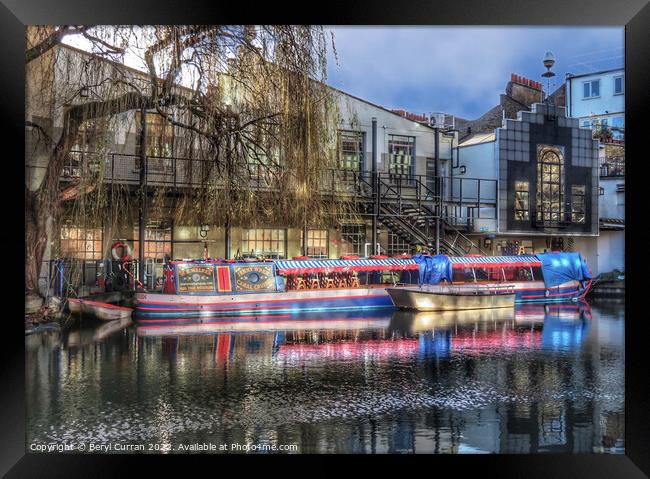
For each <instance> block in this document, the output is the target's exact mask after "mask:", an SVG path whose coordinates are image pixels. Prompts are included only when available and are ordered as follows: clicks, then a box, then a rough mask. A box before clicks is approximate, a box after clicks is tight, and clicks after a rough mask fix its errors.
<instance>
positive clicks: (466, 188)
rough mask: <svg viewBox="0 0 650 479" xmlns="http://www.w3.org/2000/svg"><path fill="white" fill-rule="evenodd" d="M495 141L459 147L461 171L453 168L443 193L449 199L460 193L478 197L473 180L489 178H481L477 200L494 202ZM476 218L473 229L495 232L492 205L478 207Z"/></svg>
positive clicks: (496, 173)
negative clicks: (462, 167) (463, 171)
mask: <svg viewBox="0 0 650 479" xmlns="http://www.w3.org/2000/svg"><path fill="white" fill-rule="evenodd" d="M496 145H497V143H496V141H487V142H484V143H478V144H475V145H471V146H465V147H460V148H459V162H458V164H459V166H464V167H465V173H464V174H463V173H460V169H459V168H455V169H454V173H453V180H451V185H452V187H451V188H448V189H447V191H445V193H446V194H447V195H449V196H448V197H449V198H451V199H452V200H453V199H454V198H459V195H460V194H461V187H462V196H463V199H466V200H470V199H472V198H476V199H477V198H478V193H479V191H478V185H479V182H478V181H476V179H479V178H480V179H489V180H495V181H494V182H491V181H487V182H484V181H481V182H480V186H481V191H480V193H481V201H482V202H485V201H489V200H491V201H494V200H496V199H497V184H498V182H497V181H496V180H497V179H498V166H497V158H496ZM466 216H467V212H466V210H465V211H463V212H462V213H461V218H465V217H466ZM479 216H480V218H479V219H478V220H476V221H475V225H476V231H481V232H496V230H497V219H496V211H495V208H481V211H480V215H479Z"/></svg>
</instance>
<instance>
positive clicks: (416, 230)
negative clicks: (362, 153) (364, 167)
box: [359, 173, 486, 256]
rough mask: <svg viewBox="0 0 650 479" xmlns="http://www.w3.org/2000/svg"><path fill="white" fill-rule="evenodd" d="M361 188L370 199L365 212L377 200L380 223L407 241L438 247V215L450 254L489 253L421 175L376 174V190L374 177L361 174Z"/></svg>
mask: <svg viewBox="0 0 650 479" xmlns="http://www.w3.org/2000/svg"><path fill="white" fill-rule="evenodd" d="M359 178H360V182H359V186H360V190H361V192H362V194H363V195H364V196H365V197H367V198H369V199H371V201H369V202H367V203H365V212H366V213H372V212H373V208H374V207H375V205H373V202H375V203H376V208H377V212H378V216H377V219H378V221H379V223H381V224H383V225H384V226H385V227H387V228H388V229H389V230H390V231H391V232H393V233H394V234H396V235H397V236H398V237H400V238H401V239H402V240H404V241H405V242H407V243H409V244H411V245H415V244H420V245H424V246H426V247H428V248H432V247H434V246H435V231H436V225H435V223H436V216H437V215H439V218H440V251H441V252H442V253H445V254H447V255H450V256H464V255H466V254H468V253H470V252H472V251H473V252H476V253H480V254H486V253H485V252H484V251H483V250H482V249H481V248H480V247H479V246H478V245H477V244H476V243H475V242H474V241H472V240H471V239H470V238H469V237H468V236H467V235H465V234H464V233H463V231H462V229H461V228H459V227H458V226H454V225H453V224H452V221H451V218H450V217H449V216H448V215H447V214H446V212H447V211H448V210H447V208H445V207H444V205H443V201H442V197H441V196H440V195H436V194H435V193H434V191H433V190H432V189H431V188H430V187H429V186H428V185H427V184H426V182H425V181H426V180H425V181H423V178H421V177H419V176H407V175H391V174H386V173H377V175H376V178H375V180H374V181H375V190H376V191H377V192H378V195H375V194H374V193H373V188H372V186H373V185H372V178H370V177H364V175H360V176H359Z"/></svg>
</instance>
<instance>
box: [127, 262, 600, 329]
mask: <svg viewBox="0 0 650 479" xmlns="http://www.w3.org/2000/svg"><path fill="white" fill-rule="evenodd" d="M163 274H164V277H163V287H162V292H161V293H149V292H139V293H136V295H135V311H134V319H135V320H136V321H138V322H140V323H146V324H161V325H163V324H166V325H170V326H171V325H174V324H183V323H201V322H205V321H212V320H213V319H212V318H215V317H228V318H230V319H229V320H230V321H254V320H255V318H256V317H257V316H259V315H283V314H284V315H293V314H296V313H300V312H312V313H313V312H321V311H354V310H358V309H364V310H369V309H394V305H393V302H392V300H391V298H390V296H389V294H388V292H387V291H386V288H389V287H390V288H394V289H400V288H413V287H414V286H415V285H422V284H426V285H427V288H429V289H430V290H431V291H432V292H435V291H436V288H439V289H440V290H441V291H443V290H444V288H445V287H446V286H445V284H444V283H445V282H447V283H448V284H453V285H454V286H462V285H468V286H470V285H474V286H475V285H477V284H481V285H484V286H485V287H494V288H497V287H502V286H503V285H504V284H507V285H508V287H510V288H512V290H513V291H514V293H515V301H516V302H518V303H519V302H549V301H571V300H577V299H578V298H580V297H584V295H585V294H586V293H587V290H588V288H589V285H590V284H591V273H590V271H589V269H588V268H587V266H586V263H585V262H584V260H583V259H582V257H581V256H580V254H579V253H544V254H538V255H521V256H489V257H488V256H465V257H448V256H445V255H436V256H429V255H416V256H414V257H412V258H404V257H401V258H388V257H372V258H352V259H350V258H347V259H340V260H333V259H322V260H321V259H319V260H310V259H300V260H277V261H260V262H256V263H250V262H233V261H226V260H197V261H171V262H169V263H167V264H166V265H165V267H164V270H163ZM285 319H286V318H285Z"/></svg>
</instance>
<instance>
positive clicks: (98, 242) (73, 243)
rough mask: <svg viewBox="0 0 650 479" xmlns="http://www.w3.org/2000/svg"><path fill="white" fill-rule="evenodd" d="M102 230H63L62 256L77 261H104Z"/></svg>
mask: <svg viewBox="0 0 650 479" xmlns="http://www.w3.org/2000/svg"><path fill="white" fill-rule="evenodd" d="M102 252H103V247H102V229H101V228H77V227H74V226H63V227H62V228H61V256H62V257H64V258H75V259H95V260H97V259H102V257H103V254H102Z"/></svg>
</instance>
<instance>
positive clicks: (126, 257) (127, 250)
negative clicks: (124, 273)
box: [111, 241, 133, 261]
mask: <svg viewBox="0 0 650 479" xmlns="http://www.w3.org/2000/svg"><path fill="white" fill-rule="evenodd" d="M118 248H122V256H120V255H119V254H117V249H118ZM132 254H133V251H132V250H131V246H129V244H128V243H125V242H124V241H116V242H115V243H113V246H112V247H111V255H112V256H113V259H114V260H116V261H130V260H131V256H132Z"/></svg>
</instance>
